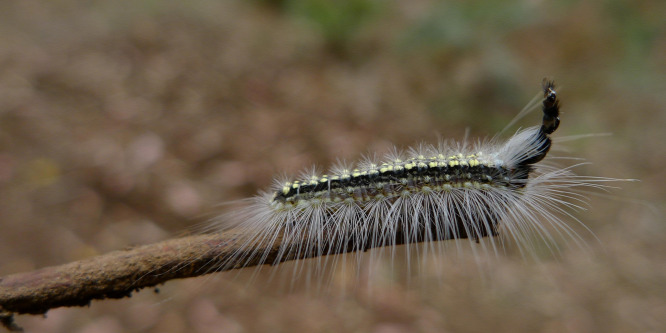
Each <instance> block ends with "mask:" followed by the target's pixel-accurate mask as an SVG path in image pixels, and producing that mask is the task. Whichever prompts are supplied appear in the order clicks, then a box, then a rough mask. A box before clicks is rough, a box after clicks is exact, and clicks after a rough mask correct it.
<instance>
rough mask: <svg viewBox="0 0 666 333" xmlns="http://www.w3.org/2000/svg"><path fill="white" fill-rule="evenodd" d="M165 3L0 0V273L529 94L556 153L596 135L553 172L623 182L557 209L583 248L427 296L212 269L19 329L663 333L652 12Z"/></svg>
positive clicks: (124, 235)
mask: <svg viewBox="0 0 666 333" xmlns="http://www.w3.org/2000/svg"><path fill="white" fill-rule="evenodd" d="M183 3H184V4H180V2H176V1H164V2H158V1H116V2H103V1H88V2H85V4H84V3H78V2H76V1H67V0H60V1H51V2H48V4H45V3H42V2H39V1H32V0H22V1H4V2H1V3H0V275H5V274H10V273H15V272H21V271H28V270H32V269H35V268H39V267H44V266H48V265H56V264H61V263H65V262H69V261H73V260H78V259H81V258H87V257H90V256H94V255H96V254H100V253H105V252H108V251H112V250H116V249H121V248H124V247H127V246H132V245H137V244H147V243H151V242H155V241H158V240H162V239H166V238H169V237H173V236H175V235H178V234H179V233H182V231H183V230H187V229H188V228H191V226H192V225H195V224H197V223H199V222H203V221H205V220H206V219H207V218H209V217H210V216H212V215H214V214H215V213H216V212H217V211H219V208H217V207H216V204H217V203H220V202H224V201H229V200H234V199H239V198H243V197H247V196H250V195H253V194H254V193H256V191H257V190H259V189H262V188H266V187H267V186H269V185H270V184H271V181H272V177H273V175H275V174H280V173H284V172H287V173H288V172H292V174H293V173H295V172H297V171H299V170H302V169H304V168H305V167H308V166H310V165H312V164H317V165H320V166H326V165H330V164H331V163H334V162H335V161H336V159H337V158H346V159H355V158H358V157H359V156H360V155H362V154H364V153H367V152H369V151H386V150H387V148H388V147H390V145H391V144H392V143H393V144H396V145H398V146H400V147H407V146H409V145H412V144H414V143H417V142H419V141H434V140H437V137H438V135H441V137H445V138H446V137H451V138H462V137H463V136H464V133H465V130H466V128H467V129H469V131H470V133H471V134H470V135H471V137H478V136H480V137H487V136H489V135H492V134H494V133H497V132H498V131H500V130H501V129H502V128H503V127H504V125H505V124H507V123H508V122H509V121H510V120H511V119H512V117H513V116H514V115H515V114H516V113H517V112H518V111H519V110H520V109H521V108H522V107H523V106H524V104H526V103H527V102H528V101H529V100H530V99H531V98H532V97H533V96H534V95H535V94H536V93H537V92H538V91H539V84H540V82H541V79H542V78H543V77H545V76H548V77H552V78H555V79H556V80H557V82H558V83H559V84H560V85H561V86H562V89H561V90H560V98H561V99H562V103H563V115H562V125H561V127H560V130H559V131H558V133H557V136H560V137H561V136H571V135H578V134H587V133H612V136H602V137H595V138H587V139H582V140H576V141H571V142H568V143H567V144H566V147H567V149H568V151H566V153H564V155H574V156H582V157H585V158H586V159H587V160H589V161H591V162H592V164H591V165H588V166H585V167H584V168H582V169H581V171H582V172H583V173H586V174H592V175H599V176H606V177H618V178H637V179H640V180H641V181H640V182H637V183H624V184H620V186H621V187H622V189H621V190H618V191H615V192H612V193H610V194H609V195H608V196H602V197H594V198H592V200H591V205H590V207H589V209H588V210H587V211H585V212H580V213H578V216H579V217H580V219H581V220H582V221H583V222H584V223H585V224H586V225H587V226H588V227H589V228H590V229H591V230H592V231H593V233H594V235H595V236H596V237H597V238H598V240H596V239H595V238H594V236H593V235H592V234H590V233H589V232H584V231H582V232H581V235H582V237H583V238H585V240H586V241H587V242H588V245H589V248H588V250H587V251H586V252H584V253H582V251H581V249H580V248H577V247H566V246H563V248H562V251H561V253H560V255H559V257H558V258H553V257H552V256H548V255H544V256H543V258H542V259H541V261H540V263H539V264H537V263H534V262H533V261H531V260H524V259H523V258H521V256H520V255H519V253H517V251H515V250H512V249H510V248H509V249H508V250H507V253H506V254H501V255H499V257H497V258H493V259H492V260H490V261H489V262H488V263H483V265H482V268H481V269H480V268H479V265H477V264H476V263H475V262H474V260H473V259H472V256H471V255H467V254H465V253H460V254H452V258H450V262H446V263H444V265H445V266H446V269H445V270H444V271H443V272H440V273H438V274H437V275H438V278H439V281H438V282H432V283H431V284H429V285H428V287H427V288H409V287H405V285H404V284H403V283H401V282H395V283H394V284H391V285H387V286H384V285H382V286H373V288H370V289H371V290H372V292H360V293H346V294H342V293H337V295H335V297H333V296H318V295H313V294H312V293H306V292H301V291H294V292H272V291H270V290H268V291H267V290H266V289H270V288H266V286H263V287H262V286H257V284H261V283H255V284H254V285H250V286H249V287H248V286H246V285H245V283H244V282H243V278H244V276H241V278H238V279H233V277H234V276H235V275H234V274H227V273H225V274H218V275H216V276H213V277H208V278H198V279H190V280H183V281H172V282H169V283H167V284H166V285H164V286H163V287H161V288H160V292H159V293H153V292H152V291H150V290H145V291H143V292H140V293H138V294H136V295H134V296H133V297H132V298H129V299H123V300H111V301H103V302H93V303H92V305H91V306H90V307H89V308H72V309H57V310H53V311H50V312H49V313H48V316H47V318H41V317H31V316H20V317H18V318H17V321H18V323H19V324H20V325H22V326H24V327H25V328H26V330H27V331H28V332H296V331H306V332H309V331H313V332H346V331H349V332H442V331H451V332H480V331H493V332H516V331H524V332H563V331H570V332H660V331H661V332H663V331H666V265H664V263H665V262H666V234H665V232H666V223H665V222H664V216H663V210H664V208H666V207H665V206H664V205H665V203H666V186H664V179H666V168H664V165H666V148H664V142H666V134H665V133H666V129H665V128H666V94H665V93H664V92H665V91H666V81H664V77H665V75H664V74H666V56H665V55H666V26H665V25H664V23H663V13H664V12H666V6H665V4H664V2H663V1H638V2H635V1H619V0H618V1H605V2H603V1H600V2H598V3H597V4H583V3H575V2H571V3H567V4H565V3H562V4H548V3H546V2H539V1H532V2H518V1H510V2H504V1H471V2H470V1H451V2H447V3H439V2H436V1H409V2H407V1H404V2H397V1H396V2H382V1H370V0H345V1H340V2H338V5H337V6H330V5H327V2H326V1H323V0H322V1H319V0H313V1H306V0H284V1H268V0H266V1H249V2H248V1H246V2H243V1H225V2H218V1H212V0H195V1H189V2H183ZM538 118H539V117H538V116H536V114H532V115H530V116H529V117H527V119H526V120H525V121H523V122H522V123H521V124H522V125H532V124H536V123H537V122H538ZM440 259H442V260H449V259H448V258H440ZM398 269H400V268H398ZM258 281H264V280H263V279H262V277H259V279H258ZM424 283H426V282H424ZM269 287H270V286H269ZM424 289H425V290H424ZM424 291H425V292H424ZM333 294H335V292H334V293H333Z"/></svg>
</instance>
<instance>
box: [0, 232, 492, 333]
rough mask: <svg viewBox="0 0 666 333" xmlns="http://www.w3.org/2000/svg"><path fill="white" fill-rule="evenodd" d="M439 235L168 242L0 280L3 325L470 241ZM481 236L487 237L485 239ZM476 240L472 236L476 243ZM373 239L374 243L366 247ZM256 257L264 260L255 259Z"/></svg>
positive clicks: (210, 237) (232, 235)
mask: <svg viewBox="0 0 666 333" xmlns="http://www.w3.org/2000/svg"><path fill="white" fill-rule="evenodd" d="M421 231H423V230H421ZM416 234H421V235H426V234H427V233H422V232H416ZM439 234H440V237H441V238H440V239H431V238H427V237H424V236H418V237H414V236H413V234H412V233H410V235H411V236H410V237H405V235H404V234H403V233H402V232H401V231H398V232H397V233H396V237H395V238H393V239H391V240H385V241H377V239H378V238H376V237H375V235H373V234H372V233H368V234H366V235H364V236H365V237H364V238H366V239H365V241H363V242H361V243H359V242H357V241H358V240H356V241H354V240H353V239H350V242H349V243H348V244H347V245H346V246H340V244H338V245H337V246H331V244H328V245H326V244H321V246H322V248H321V249H322V251H289V250H288V249H304V248H309V247H311V246H312V244H311V240H309V241H310V243H308V239H307V238H305V239H302V240H292V241H288V242H287V241H284V240H283V238H282V236H281V235H280V236H279V237H276V239H275V241H274V243H272V244H270V243H267V244H263V243H262V245H261V246H259V245H258V243H259V242H257V243H254V245H253V246H252V247H250V248H248V247H247V243H246V242H242V241H239V239H242V234H240V233H238V232H234V231H228V232H225V233H217V234H205V235H196V236H189V237H183V238H175V239H170V240H166V241H163V242H160V243H155V244H150V245H144V246H139V247H135V248H131V249H128V250H122V251H114V252H111V253H108V254H105V255H101V256H98V257H94V258H90V259H86V260H81V261H76V262H72V263H68V264H64V265H60V266H53V267H46V268H42V269H39V270H36V271H32V272H27V273H18V274H12V275H8V276H5V277H0V323H2V324H3V325H4V326H5V327H6V328H8V329H10V330H20V328H19V327H18V326H16V324H15V323H14V321H13V315H14V314H44V313H46V312H47V311H48V310H49V309H53V308H57V307H61V306H85V305H88V304H90V301H92V300H94V299H107V298H123V297H129V296H130V295H131V293H132V292H133V291H138V290H140V289H142V288H146V287H152V286H155V285H158V284H161V283H164V282H166V281H168V280H172V279H181V278H187V277H194V276H201V275H205V274H209V273H213V272H219V271H224V270H230V269H236V268H243V267H250V266H257V265H262V264H265V263H277V262H283V261H288V260H296V259H304V258H307V257H312V256H316V255H331V254H341V253H346V252H352V251H359V250H361V251H362V250H368V249H370V248H374V247H381V246H386V245H400V244H403V243H417V242H423V241H436V240H444V239H450V238H467V237H468V235H467V234H466V232H464V230H463V229H459V232H458V233H444V234H441V233H439ZM444 235H446V236H444ZM491 235H495V233H494V232H493V233H492V234H491ZM478 236H481V237H484V236H488V235H487V234H485V233H482V234H480V235H478ZM478 236H476V235H472V237H473V238H474V239H475V240H476V241H477V242H478ZM372 239H374V240H375V241H368V240H372ZM354 244H367V245H366V246H367V247H366V248H362V249H359V248H358V246H355V245H354ZM256 253H261V254H265V256H264V255H252V254H256Z"/></svg>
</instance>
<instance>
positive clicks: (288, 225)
mask: <svg viewBox="0 0 666 333" xmlns="http://www.w3.org/2000/svg"><path fill="white" fill-rule="evenodd" d="M542 90H543V98H542V99H540V104H541V109H542V113H543V118H542V122H541V124H540V125H539V126H534V127H530V128H526V129H523V130H519V131H518V132H517V133H516V134H514V135H513V136H512V137H511V138H509V139H508V140H506V141H505V142H501V141H500V140H499V139H496V138H493V139H489V140H485V141H482V140H478V141H477V142H476V143H469V142H468V140H464V141H462V142H450V141H443V142H440V143H438V144H437V145H429V144H421V145H419V146H417V147H415V148H411V149H409V150H407V151H406V152H405V151H400V150H398V149H396V148H394V149H393V150H392V151H391V152H390V153H388V154H386V156H384V158H382V159H375V158H365V159H364V160H363V161H361V162H359V163H358V164H357V165H353V164H348V163H344V162H339V163H338V165H336V166H334V167H332V168H331V169H330V172H329V173H326V174H318V173H317V172H315V170H314V169H312V170H310V171H307V172H304V173H302V174H301V176H300V177H299V178H298V179H296V180H287V179H282V180H277V181H275V183H274V186H273V188H272V189H271V190H270V191H267V192H262V193H260V194H259V195H258V196H256V197H254V198H250V199H245V200H242V201H241V202H237V203H239V204H241V207H240V208H239V209H238V210H235V211H233V212H231V213H227V214H224V215H222V216H221V217H220V218H219V221H220V222H219V223H218V225H217V228H219V229H223V230H226V229H233V230H236V232H237V235H239V236H238V237H237V238H236V239H235V242H236V243H235V248H236V250H235V251H234V253H233V254H232V256H231V258H230V259H229V260H228V266H229V267H225V268H226V269H231V268H239V267H245V266H248V265H250V263H252V265H254V264H258V265H263V264H268V265H278V264H280V263H281V262H283V261H287V260H293V259H303V258H310V257H317V258H319V259H318V265H317V269H319V270H321V269H322V266H327V265H328V266H335V265H336V264H337V258H335V257H336V256H332V257H333V258H334V259H333V260H329V259H326V258H331V255H335V254H339V253H347V252H352V253H356V256H357V259H358V258H360V256H362V254H363V253H364V252H366V251H367V250H369V249H373V248H380V247H386V248H390V249H395V247H396V246H398V245H407V246H413V245H414V244H421V245H422V250H421V251H420V254H421V255H425V254H426V253H428V252H431V253H432V252H435V253H436V252H438V251H437V249H440V248H441V247H440V246H439V245H437V246H435V245H434V244H440V245H441V242H443V241H446V240H452V239H459V240H460V239H467V240H469V242H470V243H472V245H474V244H475V243H476V244H480V246H482V247H483V249H485V250H492V251H495V252H496V251H498V249H499V248H501V246H502V244H503V242H505V241H507V240H512V241H515V242H516V243H518V244H519V245H520V248H521V251H522V249H523V248H525V249H526V250H529V249H527V247H529V246H530V244H532V242H535V241H536V240H543V241H545V242H546V243H549V242H550V241H551V240H552V237H553V233H555V234H557V233H559V234H561V235H564V236H565V237H568V238H572V239H574V240H576V241H578V240H579V237H580V236H578V234H577V233H576V231H575V229H574V228H572V226H570V225H569V223H568V221H567V220H570V221H574V222H579V221H578V220H577V219H576V218H575V217H574V216H573V215H572V213H571V210H572V209H573V210H575V209H577V208H580V204H581V203H583V202H585V199H586V196H585V194H584V192H585V191H587V190H589V189H594V188H597V189H598V188H605V187H606V186H605V185H603V184H602V182H604V181H608V180H609V179H607V178H601V177H586V176H577V175H575V174H574V173H573V171H572V168H573V167H575V166H569V167H565V168H562V167H557V166H554V165H550V164H549V163H545V162H544V161H543V160H544V159H545V158H546V157H547V155H548V153H549V151H550V150H551V146H552V144H553V140H552V139H551V134H553V133H554V132H555V131H556V130H557V129H558V127H559V124H560V118H559V116H560V101H559V99H558V96H557V92H556V89H555V84H554V82H553V81H549V80H546V79H544V81H543V84H542ZM519 116H520V115H519ZM535 236H536V237H535ZM482 239H488V240H489V242H481V240H482ZM495 239H499V240H497V241H496V240H495ZM535 239H536V240H535ZM275 244H278V245H277V246H279V250H278V251H277V252H275V251H270V249H273V248H274V246H276V245H275ZM322 257H324V258H325V259H321V258H322ZM294 272H295V273H294V274H299V272H300V269H295V271H294Z"/></svg>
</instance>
